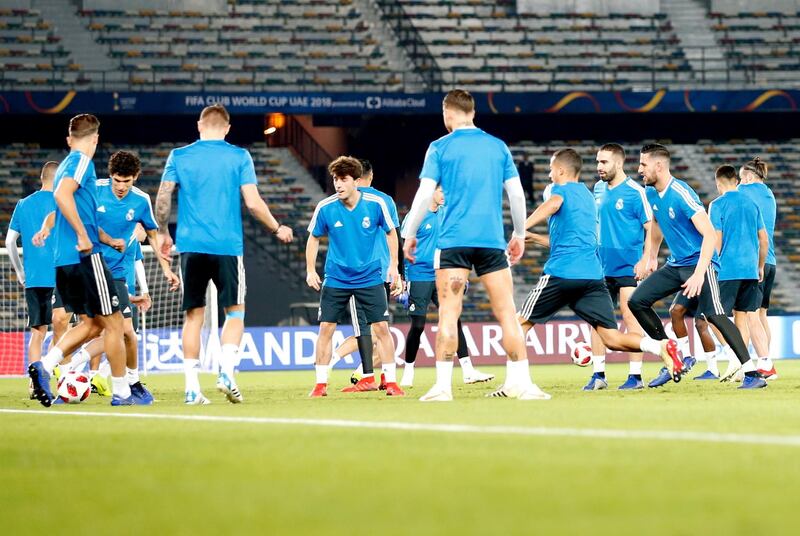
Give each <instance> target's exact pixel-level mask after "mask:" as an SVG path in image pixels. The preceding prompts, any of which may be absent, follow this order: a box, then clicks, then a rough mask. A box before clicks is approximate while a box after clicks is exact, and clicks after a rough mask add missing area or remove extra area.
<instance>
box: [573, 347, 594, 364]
mask: <svg viewBox="0 0 800 536" xmlns="http://www.w3.org/2000/svg"><path fill="white" fill-rule="evenodd" d="M569 356H570V357H571V358H572V362H573V363H575V364H576V365H578V366H579V367H587V366H589V365H590V364H591V362H592V347H591V346H589V345H588V344H586V343H585V342H579V343H578V344H576V345H575V346H574V347H573V348H572V353H571V354H570V355H569Z"/></svg>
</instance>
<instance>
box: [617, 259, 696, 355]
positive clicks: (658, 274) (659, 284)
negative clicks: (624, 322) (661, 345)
mask: <svg viewBox="0 0 800 536" xmlns="http://www.w3.org/2000/svg"><path fill="white" fill-rule="evenodd" d="M683 282H684V279H683V278H681V274H680V271H679V270H678V269H677V268H675V267H673V266H662V267H661V268H659V269H658V270H656V271H655V272H653V273H652V274H650V276H648V278H647V279H645V280H644V281H642V282H640V283H639V286H638V287H636V290H634V291H633V294H632V295H631V297H630V298H629V299H628V307H629V308H630V310H631V313H632V314H633V316H634V317H635V318H636V321H637V322H638V323H639V325H640V326H641V327H642V329H643V330H644V332H645V333H646V334H647V335H648V336H649V337H651V338H653V339H656V340H663V339H666V338H667V332H666V331H664V325H663V324H662V323H661V319H660V318H659V317H658V315H657V314H656V312H655V310H654V309H653V304H654V303H655V302H657V301H658V300H660V299H661V298H663V297H665V296H669V295H670V294H673V293H674V292H677V291H678V290H681V285H682V284H683Z"/></svg>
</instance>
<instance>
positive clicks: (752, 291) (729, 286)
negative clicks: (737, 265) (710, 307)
mask: <svg viewBox="0 0 800 536" xmlns="http://www.w3.org/2000/svg"><path fill="white" fill-rule="evenodd" d="M719 293H720V296H721V297H722V308H723V309H725V314H726V315H728V316H730V315H731V314H732V311H740V312H753V311H758V308H759V307H761V291H760V290H759V288H758V280H757V279H731V280H728V281H720V282H719Z"/></svg>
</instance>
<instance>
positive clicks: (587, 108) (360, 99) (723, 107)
mask: <svg viewBox="0 0 800 536" xmlns="http://www.w3.org/2000/svg"><path fill="white" fill-rule="evenodd" d="M443 97H444V93H300V92H285V93H225V92H180V91H154V92H91V91H85V92H84V91H80V92H79V91H52V92H50V91H6V92H0V114H37V113H41V114H59V113H61V114H69V115H74V114H77V113H84V112H89V113H94V114H156V115H163V114H190V115H196V114H198V113H199V112H200V111H201V110H202V109H203V108H204V107H205V106H209V105H212V104H222V105H224V106H225V107H226V108H228V109H229V110H230V111H231V113H233V114H237V113H240V114H265V113H278V112H280V113H286V114H371V115H376V114H387V115H390V114H440V113H441V112H442V98H443ZM474 97H475V103H476V106H477V111H478V113H480V114H504V115H513V114H539V113H685V112H755V111H759V112H762V111H765V112H794V111H797V103H798V102H800V91H798V90H781V89H771V90H748V91H710V90H698V91H667V90H659V91H592V92H589V91H569V92H554V91H543V92H525V93H475V94H474Z"/></svg>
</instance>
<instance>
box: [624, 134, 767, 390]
mask: <svg viewBox="0 0 800 536" xmlns="http://www.w3.org/2000/svg"><path fill="white" fill-rule="evenodd" d="M669 162H670V154H669V150H668V149H667V148H666V147H664V146H663V145H660V144H657V143H654V144H649V145H645V146H644V147H642V150H641V154H640V158H639V174H640V175H642V176H643V177H644V183H645V185H646V186H647V188H646V189H645V193H646V194H647V200H648V202H649V203H650V205H651V206H652V208H653V215H654V217H655V222H654V225H653V244H652V245H651V249H650V254H651V256H653V257H654V258H655V256H656V255H657V254H658V249H659V247H660V246H661V241H662V240H666V241H667V246H669V249H670V253H671V254H670V257H669V258H668V259H667V263H666V265H664V266H662V267H661V268H659V269H658V270H656V271H655V272H653V273H652V274H651V275H650V276H648V278H647V279H645V280H644V281H642V282H640V283H639V286H638V287H637V288H636V290H635V291H634V292H633V296H631V297H630V299H629V300H628V306H629V307H630V309H631V311H632V312H633V314H634V316H635V317H636V320H638V321H639V325H640V326H642V329H644V331H645V333H647V334H648V335H650V336H651V337H652V338H654V339H658V340H663V339H666V338H667V334H666V332H665V331H664V326H663V325H662V323H661V320H660V319H659V318H658V315H657V314H656V312H655V311H654V310H653V304H654V303H655V302H656V301H657V300H659V299H661V298H663V297H665V296H669V295H670V294H672V293H674V292H677V291H681V292H683V293H684V294H685V295H686V297H688V298H693V297H694V296H698V300H699V302H698V312H699V313H701V314H703V315H705V317H706V319H707V320H708V321H709V322H710V323H711V324H712V325H714V326H716V327H717V329H718V330H719V331H720V333H721V334H722V337H723V338H724V339H725V341H726V342H728V344H730V346H731V348H732V349H733V351H734V353H735V354H736V357H737V358H738V360H739V363H740V366H741V367H742V368H743V369H744V371H745V373H746V374H747V375H748V376H755V375H756V368H755V364H754V363H753V362H752V361H751V360H750V356H749V355H748V354H747V347H746V346H745V344H744V341H743V340H742V335H741V334H740V333H739V330H738V329H736V326H735V325H734V324H733V322H731V321H730V319H729V318H728V317H727V316H726V315H725V309H724V307H723V304H722V302H721V301H720V296H719V292H718V289H719V282H718V281H717V268H716V267H717V266H718V261H717V256H716V254H715V253H714V249H715V247H716V232H715V231H714V227H713V226H712V225H711V221H710V220H709V218H708V215H707V214H706V211H705V210H704V208H703V205H702V203H700V198H699V197H697V194H696V193H695V192H694V190H692V189H691V188H690V187H689V185H688V184H686V183H685V182H683V181H681V180H678V179H676V178H675V177H673V176H672V174H671V173H670V170H669ZM682 367H683V364H682V363H681V362H680V361H678V362H677V363H676V364H675V366H674V367H670V366H669V365H668V366H667V367H665V368H663V369H662V370H661V373H660V374H659V376H660V377H661V378H662V379H664V378H666V379H665V383H666V381H669V379H670V377H671V378H672V379H673V381H679V380H680V377H681V374H682ZM657 379H658V378H657ZM723 379H727V378H723ZM654 381H655V380H654ZM651 383H652V382H651Z"/></svg>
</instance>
